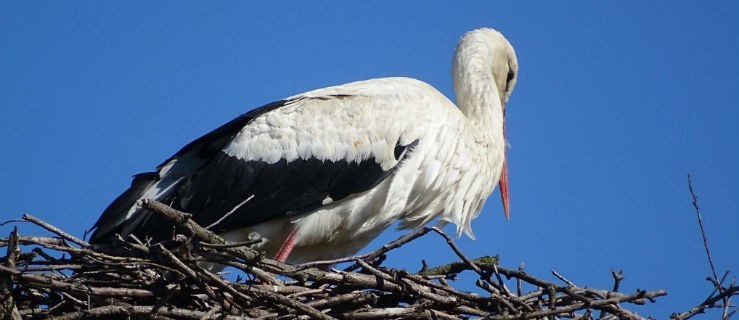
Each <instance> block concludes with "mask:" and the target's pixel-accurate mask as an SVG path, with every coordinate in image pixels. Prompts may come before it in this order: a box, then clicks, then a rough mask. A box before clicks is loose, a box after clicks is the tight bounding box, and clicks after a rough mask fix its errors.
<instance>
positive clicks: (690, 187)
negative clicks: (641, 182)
mask: <svg viewBox="0 0 739 320" xmlns="http://www.w3.org/2000/svg"><path fill="white" fill-rule="evenodd" d="M688 190H690V196H691V197H692V198H693V207H694V208H695V214H696V215H697V216H698V225H699V226H700V229H701V237H703V247H704V248H705V249H706V256H707V257H708V264H709V265H710V266H711V272H712V273H713V279H714V280H715V281H716V283H717V284H716V288H718V292H719V294H722V293H723V292H721V290H722V289H721V283H720V282H719V281H718V274H717V273H716V267H715V266H714V265H713V258H711V250H709V247H708V237H706V230H705V228H704V227H703V217H702V216H701V209H700V208H699V207H698V196H696V195H695V192H694V191H693V179H692V174H690V173H688ZM723 303H724V309H723V315H722V317H721V318H722V319H726V315H727V313H728V311H729V301H728V300H727V298H724V299H723Z"/></svg>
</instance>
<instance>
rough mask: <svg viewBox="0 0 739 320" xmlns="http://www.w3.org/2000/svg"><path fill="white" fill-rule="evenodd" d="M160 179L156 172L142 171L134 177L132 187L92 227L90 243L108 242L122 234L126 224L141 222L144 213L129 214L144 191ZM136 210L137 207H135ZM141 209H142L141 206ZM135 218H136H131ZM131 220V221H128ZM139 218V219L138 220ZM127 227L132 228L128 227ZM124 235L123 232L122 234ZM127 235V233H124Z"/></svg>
mask: <svg viewBox="0 0 739 320" xmlns="http://www.w3.org/2000/svg"><path fill="white" fill-rule="evenodd" d="M157 181H159V174H157V173H156V172H146V173H140V174H137V175H135V176H134V177H133V181H131V187H130V188H128V190H126V191H125V192H123V193H122V194H121V195H120V196H118V198H116V199H115V200H113V202H112V203H111V204H110V205H109V206H108V208H106V209H105V211H103V214H102V215H101V216H100V218H99V219H98V221H97V222H95V225H94V226H93V227H92V229H90V230H91V231H93V233H92V236H90V243H107V242H110V241H111V240H112V239H113V237H114V236H115V235H116V234H122V233H123V232H122V230H123V229H124V227H126V226H130V225H131V224H132V223H133V224H140V223H141V219H140V218H143V215H141V214H139V215H134V216H132V215H129V212H130V211H131V209H132V208H134V207H135V206H136V201H138V200H139V199H140V198H141V197H142V196H143V195H144V193H146V192H147V191H148V190H149V189H150V188H151V187H152V186H153V185H154V184H156V182H157ZM134 210H136V209H134ZM139 210H141V209H140V208H139ZM130 218H135V219H130ZM127 220H131V221H127ZM136 220H138V221H136ZM126 229H129V230H130V229H131V228H128V227H126ZM122 235H123V234H122ZM123 236H125V235H123Z"/></svg>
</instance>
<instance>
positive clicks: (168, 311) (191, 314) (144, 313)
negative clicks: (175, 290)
mask: <svg viewBox="0 0 739 320" xmlns="http://www.w3.org/2000/svg"><path fill="white" fill-rule="evenodd" d="M152 309H153V306H120V305H110V306H103V307H97V308H92V309H90V310H85V311H77V312H70V313H67V314H65V315H63V316H56V317H54V316H51V317H47V318H46V319H47V320H74V319H82V318H88V317H89V318H94V317H97V318H111V317H116V316H127V317H131V316H134V317H136V318H138V317H148V316H149V315H150V314H151V311H152ZM158 314H159V315H160V316H165V317H175V318H177V319H192V320H197V319H203V317H204V316H205V315H206V313H205V312H202V311H196V310H189V309H181V308H162V309H161V310H159V311H158ZM218 319H223V320H244V317H237V316H227V315H223V316H219V317H218Z"/></svg>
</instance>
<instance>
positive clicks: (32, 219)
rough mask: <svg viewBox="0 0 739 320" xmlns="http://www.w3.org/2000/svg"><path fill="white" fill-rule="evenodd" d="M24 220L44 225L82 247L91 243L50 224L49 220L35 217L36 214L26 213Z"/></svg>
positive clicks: (45, 227)
mask: <svg viewBox="0 0 739 320" xmlns="http://www.w3.org/2000/svg"><path fill="white" fill-rule="evenodd" d="M23 220H26V221H29V222H32V223H34V224H36V225H38V226H39V227H42V228H44V229H46V230H49V231H51V232H53V233H56V234H57V235H59V236H60V237H62V238H64V239H67V240H69V241H72V242H74V243H76V244H78V245H80V246H82V247H89V246H90V244H89V243H87V242H86V241H84V240H82V239H80V238H77V237H75V236H73V235H71V234H69V233H66V232H64V231H62V230H60V229H59V228H57V227H55V226H52V225H50V224H48V223H47V222H44V221H43V220H41V219H39V218H36V217H34V216H32V215H30V214H24V215H23Z"/></svg>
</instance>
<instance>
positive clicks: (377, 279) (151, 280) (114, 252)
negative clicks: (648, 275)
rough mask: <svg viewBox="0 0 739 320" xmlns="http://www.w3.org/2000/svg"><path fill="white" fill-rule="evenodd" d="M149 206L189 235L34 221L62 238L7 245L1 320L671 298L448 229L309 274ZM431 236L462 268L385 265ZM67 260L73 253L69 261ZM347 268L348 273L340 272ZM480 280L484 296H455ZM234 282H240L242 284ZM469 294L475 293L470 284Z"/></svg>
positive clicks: (484, 314) (523, 308)
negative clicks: (595, 279) (100, 234)
mask: <svg viewBox="0 0 739 320" xmlns="http://www.w3.org/2000/svg"><path fill="white" fill-rule="evenodd" d="M141 205H142V206H145V207H147V208H150V209H152V210H153V211H155V212H157V213H159V214H162V215H164V216H166V217H168V218H169V219H171V220H172V221H173V223H174V224H175V225H176V226H177V235H176V236H174V237H173V238H172V239H171V240H168V241H165V242H161V243H155V244H150V243H146V242H143V241H139V240H138V239H136V238H133V237H129V238H127V239H119V241H118V243H115V244H112V245H90V244H88V243H87V242H85V241H83V240H81V239H78V238H76V237H74V236H72V235H69V234H68V233H66V232H64V231H62V230H59V229H58V228H56V227H54V226H52V225H50V224H48V223H46V222H44V221H41V220H39V219H38V218H35V217H32V216H30V215H25V216H24V217H23V219H22V220H23V221H27V222H31V223H34V224H36V225H39V226H41V227H43V228H45V229H47V230H49V231H51V232H52V233H53V234H54V235H55V236H53V237H40V236H23V235H19V234H18V232H17V230H14V231H13V233H11V235H10V237H8V238H2V239H0V246H3V247H7V252H8V253H7V255H6V257H5V258H4V259H3V260H2V264H1V265H0V295H2V297H0V300H1V301H3V302H2V306H0V319H78V318H156V319H250V318H259V319H293V318H303V319H314V318H315V319H427V318H430V319H460V318H462V319H463V318H486V319H552V318H574V319H590V318H594V317H598V318H600V319H617V318H618V319H621V318H626V319H642V317H640V316H639V315H637V314H636V313H635V312H633V311H631V310H629V309H628V306H630V305H633V304H643V303H646V302H647V301H654V298H656V297H659V296H662V295H665V294H666V292H665V291H663V290H657V291H642V290H639V291H637V292H635V293H621V292H618V286H619V283H620V281H621V279H622V276H621V274H620V273H616V272H612V274H613V277H614V288H613V289H611V290H606V289H592V288H585V287H579V286H576V285H574V284H573V283H571V282H569V281H568V280H567V279H566V278H564V277H562V276H561V275H558V274H556V273H555V276H557V278H559V279H560V280H561V281H562V283H561V284H560V283H553V282H549V281H545V280H542V279H539V278H536V277H534V276H532V275H530V274H528V273H526V272H524V271H523V270H522V268H516V269H507V268H504V267H502V266H499V265H498V264H497V257H481V258H477V259H470V258H468V257H467V256H465V255H464V254H463V253H462V252H461V251H460V250H459V248H457V246H456V245H455V244H454V242H453V241H452V239H451V238H450V237H449V236H447V235H446V234H444V233H443V232H442V231H440V230H439V229H436V228H421V229H418V230H416V231H415V232H413V233H411V234H408V235H406V236H403V237H401V238H399V239H397V240H395V241H393V242H391V243H389V244H387V245H385V246H383V247H382V248H380V249H378V250H376V251H373V252H371V253H368V254H365V255H362V256H355V257H351V258H346V259H341V260H334V261H323V262H314V263H308V264H303V265H291V264H285V263H281V262H278V261H275V260H271V259H268V258H265V257H263V256H262V255H261V254H260V253H259V252H257V251H255V250H253V249H250V248H251V247H253V246H252V245H253V244H254V243H253V242H249V243H229V242H226V241H224V240H223V239H222V238H220V237H218V236H217V235H215V234H213V233H211V232H210V231H208V230H206V229H204V228H202V227H200V226H198V225H197V224H195V223H194V222H193V221H192V220H190V219H188V217H189V215H188V214H186V213H182V212H178V211H175V210H173V209H171V208H169V207H167V206H165V205H163V204H161V203H158V202H155V201H144V202H143V203H141ZM429 233H432V234H438V235H439V236H441V237H443V238H444V239H445V240H446V242H447V243H448V245H449V249H450V250H453V251H454V252H455V253H456V254H457V256H458V257H459V261H456V262H452V263H449V264H446V265H442V266H435V267H429V266H427V265H426V264H425V263H424V264H423V268H422V269H421V270H420V271H418V272H408V271H405V270H402V269H395V268H392V267H389V266H384V265H382V262H383V260H384V258H385V256H386V255H387V254H391V252H390V251H392V250H393V249H395V248H398V247H400V246H402V245H404V244H406V243H408V242H410V241H413V240H414V239H417V238H419V237H422V236H424V235H427V234H429ZM60 253H62V254H60ZM208 263H209V264H213V263H216V264H221V265H225V266H228V267H232V268H235V269H237V270H239V273H243V275H242V276H239V277H236V279H226V278H224V277H222V276H221V275H220V274H217V273H214V272H212V271H210V270H209V269H208V268H206V267H203V266H204V265H206V264H208ZM336 263H341V264H340V265H342V266H347V267H345V268H344V269H343V270H336V269H331V270H330V271H325V270H327V269H328V267H330V266H332V265H336ZM463 272H467V273H473V274H474V275H475V277H474V278H476V281H475V286H476V287H477V288H479V289H478V290H477V292H475V293H473V292H467V291H463V290H460V289H457V288H455V287H454V286H453V285H452V284H453V283H454V282H451V283H450V281H448V280H449V279H455V278H456V276H457V275H458V274H460V273H463ZM231 278H234V277H233V276H231ZM468 287H470V286H469V285H468Z"/></svg>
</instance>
